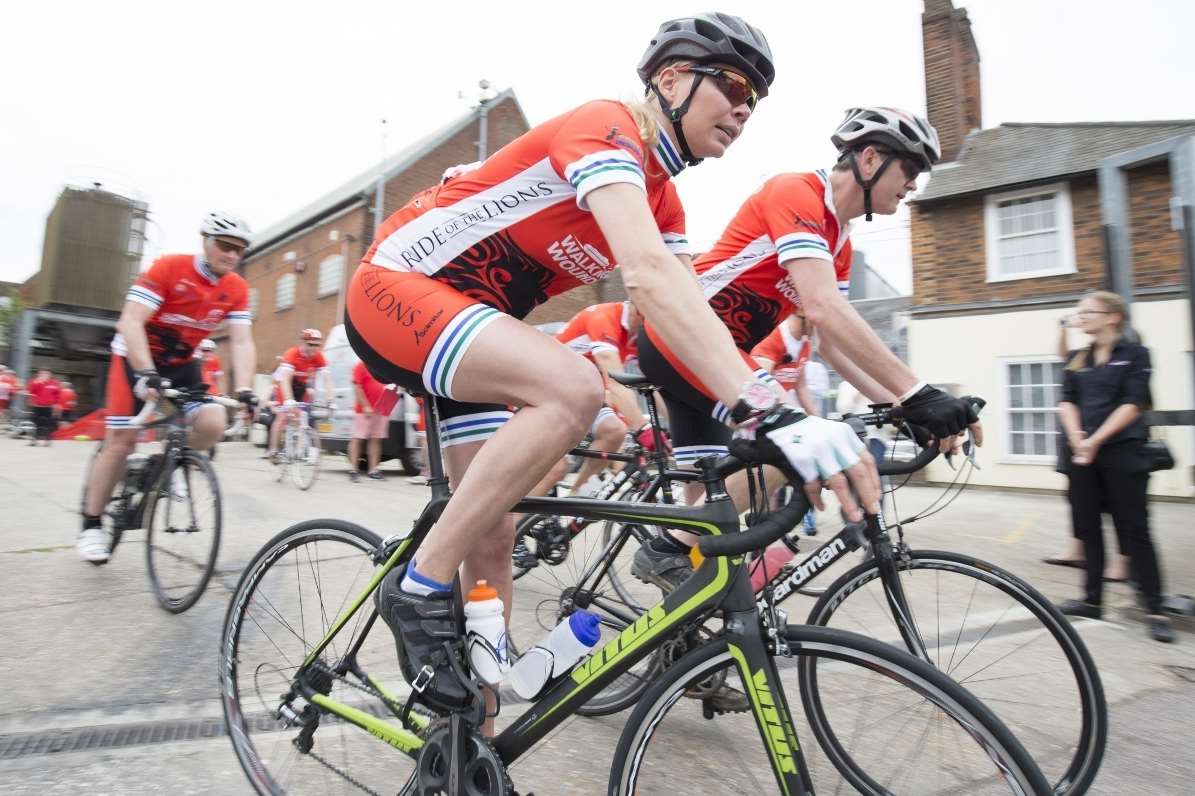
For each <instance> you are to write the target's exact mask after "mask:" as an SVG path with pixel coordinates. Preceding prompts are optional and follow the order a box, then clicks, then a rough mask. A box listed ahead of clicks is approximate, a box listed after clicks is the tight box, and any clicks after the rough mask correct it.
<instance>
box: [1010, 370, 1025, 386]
mask: <svg viewBox="0 0 1195 796" xmlns="http://www.w3.org/2000/svg"><path fill="white" fill-rule="evenodd" d="M1008 383H1009V384H1012V385H1015V384H1021V383H1022V382H1021V366H1020V365H1009V366H1008Z"/></svg>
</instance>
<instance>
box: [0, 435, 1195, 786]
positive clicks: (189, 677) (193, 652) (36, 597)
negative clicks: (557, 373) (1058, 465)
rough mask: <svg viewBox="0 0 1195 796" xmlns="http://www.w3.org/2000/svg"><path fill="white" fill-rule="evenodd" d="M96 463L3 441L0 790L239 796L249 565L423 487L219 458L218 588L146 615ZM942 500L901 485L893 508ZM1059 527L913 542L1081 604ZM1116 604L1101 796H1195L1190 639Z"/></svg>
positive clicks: (389, 523)
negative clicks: (187, 735) (237, 671)
mask: <svg viewBox="0 0 1195 796" xmlns="http://www.w3.org/2000/svg"><path fill="white" fill-rule="evenodd" d="M91 449H92V446H91V445H89V444H83V443H58V444H56V445H55V446H54V447H51V448H48V449H43V448H28V447H25V446H24V444H23V443H19V442H16V441H12V440H8V439H3V440H0V507H2V509H0V583H2V584H3V587H4V588H3V592H2V595H3V596H2V597H0V634H2V637H3V639H4V645H3V646H2V647H0V672H3V673H4V675H5V683H6V686H7V687H6V689H5V690H6V694H5V696H6V698H5V699H4V701H3V704H2V706H0V784H2V787H3V790H4V792H6V793H22V794H24V793H28V794H49V793H77V792H88V793H93V794H104V793H112V794H118V793H119V794H141V793H147V794H148V793H172V794H174V793H177V794H187V793H195V794H199V793H204V794H210V793H220V794H223V793H229V794H234V793H247V792H249V788H248V786H247V784H246V781H245V779H244V775H243V774H242V773H241V770H240V767H239V766H238V765H237V763H236V760H235V758H234V756H233V754H232V750H231V748H230V745H229V742H228V739H227V738H224V737H219V736H218V732H219V722H218V717H219V715H220V708H219V701H218V698H217V693H216V674H215V663H216V649H217V640H218V637H219V632H220V626H221V623H222V620H223V615H224V611H225V609H226V606H227V598H228V595H229V593H230V591H231V589H232V588H233V586H234V585H235V581H236V578H237V574H238V572H239V570H240V568H241V567H242V566H243V565H244V564H245V563H246V562H247V561H248V560H249V559H250V558H251V556H252V555H253V553H254V552H255V551H256V550H257V548H259V547H260V546H261V545H262V544H263V543H264V542H265V541H266V540H267V539H268V538H270V537H271V536H272V535H273V534H274V533H276V532H277V531H278V530H280V529H282V528H284V527H286V526H287V525H290V524H291V523H293V522H297V521H299V520H303V519H308V518H311V517H317V516H335V517H339V518H342V519H346V520H351V521H354V522H358V523H361V524H363V525H365V526H367V527H370V528H372V529H374V530H376V531H378V532H380V533H382V534H383V535H384V534H386V533H389V532H392V531H395V530H399V529H403V528H405V527H407V526H408V525H409V523H410V521H411V519H412V518H413V517H414V516H415V514H416V513H417V511H418V510H419V508H420V507H421V506H422V504H423V501H424V500H425V497H426V490H425V489H423V488H420V487H414V486H410V485H407V484H406V483H405V482H404V480H403V479H401V478H399V477H398V476H397V474H396V473H394V474H391V478H390V479H389V480H388V481H387V482H385V483H374V482H365V483H361V484H358V485H351V484H349V483H348V481H347V478H346V476H345V472H344V460H343V459H342V458H328V459H326V460H325V472H324V474H323V475H322V477H321V479H320V481H319V482H318V483H317V484H316V486H315V488H314V489H312V490H311V491H310V492H299V491H298V490H297V489H295V488H294V487H293V486H290V485H289V484H278V483H275V482H274V480H273V478H272V477H271V473H270V472H268V468H267V466H266V465H265V464H264V463H263V462H261V461H260V460H259V459H258V458H257V456H258V451H257V449H254V448H251V447H249V446H247V445H243V444H237V445H228V446H225V447H224V448H222V453H221V456H220V458H219V460H218V461H217V470H218V472H219V474H220V477H221V479H222V484H223V487H224V492H225V539H224V544H223V548H222V551H221V560H220V567H221V570H220V575H219V576H218V577H217V578H216V579H215V580H214V581H213V584H212V585H211V586H210V587H209V589H208V592H207V594H206V595H205V596H204V598H203V599H202V600H201V601H200V602H199V604H198V605H196V606H195V608H193V609H192V610H191V611H189V612H188V613H186V614H184V615H181V616H170V615H167V614H165V613H164V612H162V611H160V610H159V609H158V608H156V607H155V604H154V601H153V597H152V595H151V594H150V592H149V590H148V584H147V580H146V575H145V564H144V561H143V556H142V553H143V551H144V546H143V545H142V544H138V537H137V535H133V537H132V538H130V539H129V542H128V543H127V544H124V545H122V547H121V548H120V549H119V551H118V555H117V556H116V558H115V559H114V560H113V561H112V563H111V564H109V565H108V566H106V567H102V568H101V567H92V566H88V565H85V564H83V563H82V562H80V561H79V560H78V559H77V558H76V557H75V554H74V552H73V549H72V543H73V540H74V536H75V534H76V530H77V518H76V516H75V512H76V510H77V500H78V494H79V483H80V479H81V476H82V472H83V469H84V467H85V465H86V461H87V457H88V456H89V454H90V452H91ZM936 494H937V493H936V491H934V490H930V489H927V488H906V489H905V490H904V491H903V492H901V499H900V508H901V510H902V513H903V514H908V513H909V512H910V511H911V510H913V509H915V508H916V507H919V506H924V505H926V504H928V503H929V502H930V501H931V500H933V499H934V497H936ZM1152 510H1153V521H1154V527H1155V531H1156V535H1157V539H1158V543H1159V547H1160V549H1161V550H1162V551H1164V560H1163V564H1164V567H1165V571H1166V577H1167V581H1168V585H1169V586H1170V589H1171V590H1172V591H1178V592H1186V593H1195V566H1192V564H1193V563H1195V534H1193V533H1192V531H1193V530H1195V509H1193V508H1192V506H1190V505H1189V504H1156V505H1154V506H1153V509H1152ZM923 526H924V527H923ZM1066 527H1067V514H1066V509H1065V505H1064V503H1063V502H1062V500H1061V499H1060V498H1057V497H1050V496H1031V495H1030V496H1026V495H1012V494H1004V493H993V492H978V491H975V492H969V493H967V494H965V495H964V496H963V497H962V498H960V499H959V500H958V501H957V502H956V503H954V504H953V505H951V506H950V507H949V508H948V509H946V511H945V512H943V513H942V514H940V515H938V516H937V517H934V518H932V519H929V520H926V521H925V522H923V523H919V524H916V525H913V526H910V529H909V533H910V536H911V537H912V539H913V542H914V544H915V545H916V546H920V547H933V548H943V549H953V550H960V551H965V552H969V553H971V554H973V555H977V556H980V557H982V558H986V559H988V560H991V561H993V562H995V563H997V564H999V565H1001V566H1004V567H1006V568H1008V569H1011V570H1013V571H1014V572H1017V573H1018V574H1020V575H1022V576H1023V577H1025V578H1027V579H1029V580H1030V581H1031V582H1033V583H1034V584H1035V585H1037V586H1038V587H1039V588H1040V589H1042V590H1043V591H1044V592H1046V593H1047V594H1048V595H1049V596H1050V597H1052V598H1056V599H1062V598H1066V597H1070V596H1075V595H1077V594H1078V583H1079V580H1080V577H1081V574H1080V573H1079V572H1078V571H1077V570H1067V569H1059V568H1056V567H1048V566H1045V565H1042V564H1040V563H1039V559H1040V558H1042V557H1043V556H1045V555H1047V554H1049V553H1052V552H1054V551H1055V550H1056V549H1057V548H1059V547H1060V546H1061V544H1062V540H1063V539H1064V537H1065V534H1066ZM528 589H530V587H528ZM523 594H524V595H525V596H524V598H523V599H522V600H520V599H518V598H516V606H515V608H516V613H515V618H514V620H513V621H512V633H513V635H514V636H515V638H516V639H520V640H530V639H533V638H535V637H536V636H537V635H538V634H539V632H540V631H539V629H538V623H537V610H536V608H537V606H536V604H535V603H536V600H535V599H534V598H532V599H527V598H526V595H527V594H528V591H524V592H523ZM1110 607H1111V610H1110V611H1109V612H1108V619H1107V621H1103V622H1084V623H1082V624H1081V626H1080V628H1081V632H1082V634H1083V637H1084V639H1085V640H1086V642H1087V644H1088V645H1089V647H1090V649H1091V651H1092V654H1093V655H1094V656H1095V658H1096V660H1097V662H1098V663H1099V665H1100V669H1101V673H1102V677H1103V680H1104V686H1105V689H1106V691H1107V693H1108V699H1109V703H1110V705H1111V714H1112V728H1111V737H1110V740H1109V745H1108V753H1107V755H1106V759H1105V762H1104V765H1103V768H1102V771H1101V774H1100V777H1099V779H1098V780H1097V783H1096V787H1095V788H1094V789H1093V791H1092V792H1093V793H1100V794H1113V793H1116V794H1181V793H1190V792H1191V786H1190V783H1191V782H1192V781H1193V780H1195V753H1193V752H1192V751H1191V749H1192V746H1193V744H1192V741H1193V740H1195V738H1193V736H1195V732H1193V729H1195V725H1193V724H1192V722H1191V716H1192V715H1195V682H1193V680H1195V644H1193V643H1192V638H1193V636H1192V635H1191V633H1190V632H1189V631H1184V632H1182V633H1180V636H1179V641H1178V643H1177V644H1174V645H1171V646H1169V647H1166V646H1163V645H1159V644H1156V643H1153V642H1151V641H1149V640H1148V639H1146V638H1145V636H1144V632H1143V630H1142V627H1141V625H1140V624H1139V615H1138V614H1137V613H1136V611H1135V609H1134V608H1133V596H1132V593H1131V592H1130V591H1129V590H1128V589H1127V588H1126V587H1124V586H1113V587H1111V594H1110ZM791 608H792V610H790V616H793V617H799V616H801V612H802V608H801V606H800V605H799V604H798V603H793V604H792V605H791ZM503 720H508V717H504V719H503ZM624 720H625V716H613V717H608V718H604V719H596V720H593V719H575V720H571V721H569V722H567V723H566V724H565V725H564V726H563V727H562V728H561V729H560V730H559V731H557V732H556V733H555V734H554V735H553V736H551V738H550V739H549V740H548V741H547V742H546V743H545V744H543V745H542V746H541V747H539V748H538V749H537V750H536V751H535V752H533V753H532V754H531V755H529V756H528V757H527V758H525V759H524V760H523V761H520V763H519V764H518V765H517V766H516V767H515V768H514V769H513V775H514V777H515V780H516V782H517V783H518V784H519V786H520V788H521V789H522V790H523V792H524V793H525V792H527V791H529V790H531V791H534V792H536V793H538V794H540V796H546V794H557V793H578V794H590V793H599V792H602V791H603V790H604V788H605V784H604V783H605V779H606V776H607V772H608V770H609V766H610V762H611V758H612V755H613V751H614V748H615V745H616V743H617V738H618V734H619V732H620V731H621V727H622V723H623V721H624ZM1042 721H1043V723H1044V724H1048V723H1049V721H1050V719H1049V717H1048V716H1043V719H1042ZM713 724H714V725H718V723H717V722H714V723H713ZM171 727H174V728H177V727H186V728H189V731H190V732H191V733H192V734H193V735H194V736H195V737H194V738H192V739H190V740H174V741H162V740H161V737H162V736H161V733H162V732H164V729H161V728H171ZM155 728H159V729H158V733H159V735H158V736H157V737H155V734H154V733H155ZM698 729H700V728H699V727H698ZM92 730H95V732H92ZM134 730H135V732H134ZM122 731H123V732H122ZM16 736H22V737H27V736H38V737H41V738H43V739H47V740H46V741H45V743H48V742H49V741H48V739H50V738H53V737H57V738H59V739H60V740H59V743H63V742H64V741H62V740H61V739H71V742H72V743H82V742H84V741H86V740H88V739H90V740H89V742H90V743H92V744H93V745H94V746H93V747H92V748H89V749H87V750H84V751H58V752H50V751H48V749H47V748H46V747H44V746H43V747H40V748H30V747H26V748H25V750H24V751H23V752H21V751H19V750H15V749H14V748H13V744H12V743H11V741H12V740H13V739H14V738H15V737H16ZM691 737H692V741H691V748H687V749H685V748H684V746H683V745H682V751H684V752H687V753H688V754H690V755H691V759H692V761H694V762H697V761H699V760H701V759H702V757H703V755H704V754H705V753H706V751H707V750H706V749H703V748H702V742H701V740H700V738H701V737H702V736H701V735H700V734H698V733H697V732H696V731H695V734H693V735H692V736H691ZM5 750H7V751H5ZM699 770H700V767H698V766H693V767H688V766H686V767H685V768H684V770H681V771H678V772H677V775H676V781H675V782H674V783H673V785H674V787H675V789H676V790H685V791H687V792H692V793H698V792H708V788H706V787H704V786H703V781H702V780H701V779H700V778H699V776H698V774H697V773H696V772H698V771H699ZM706 782H708V780H706ZM397 784H398V783H396V786H397ZM686 785H687V786H688V787H687V788H686Z"/></svg>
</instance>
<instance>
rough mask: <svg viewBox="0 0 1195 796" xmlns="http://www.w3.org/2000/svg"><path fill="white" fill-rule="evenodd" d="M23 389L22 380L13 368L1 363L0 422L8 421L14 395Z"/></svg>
mask: <svg viewBox="0 0 1195 796" xmlns="http://www.w3.org/2000/svg"><path fill="white" fill-rule="evenodd" d="M20 389H21V380H20V379H18V378H17V374H15V373H13V372H12V368H10V367H8V366H6V365H0V423H7V422H8V405H9V404H10V403H11V402H12V397H13V396H14V395H16V394H17V392H18V391H19V390H20Z"/></svg>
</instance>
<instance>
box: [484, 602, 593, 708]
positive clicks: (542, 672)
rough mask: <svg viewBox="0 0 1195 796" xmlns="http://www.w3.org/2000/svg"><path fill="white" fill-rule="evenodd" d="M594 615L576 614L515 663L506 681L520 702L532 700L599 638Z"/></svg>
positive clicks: (580, 612) (587, 651) (584, 612)
mask: <svg viewBox="0 0 1195 796" xmlns="http://www.w3.org/2000/svg"><path fill="white" fill-rule="evenodd" d="M598 625H599V622H598V618H597V615H596V614H591V613H589V612H588V611H577V612H576V613H574V614H572V615H571V616H569V618H568V619H567V620H566V621H564V622H561V623H560V624H558V625H557V626H556V627H555V629H553V630H552V632H551V633H549V634H548V635H547V636H545V637H544V638H543V639H541V640H540V642H539V643H538V644H536V645H535V646H534V647H532V648H531V649H529V650H527V651H526V652H525V653H523V655H522V656H521V657H520V658H519V659H518V660H517V661H515V663H514V665H513V666H511V667H510V671H508V672H507V673H506V679H507V682H509V683H510V685H511V687H512V688H514V690H515V693H516V694H518V695H519V696H520V697H522V698H523V699H535V697H536V696H538V695H539V693H540V691H542V690H543V688H544V685H546V684H547V683H548V681H549V680H551V679H552V678H554V677H559V676H560V675H562V674H564V673H565V672H567V671H568V670H569V669H571V668H572V667H573V664H575V663H576V662H577V661H579V660H581V658H582V657H584V656H585V655H588V654H589V652H590V650H592V649H593V648H594V646H595V645H596V644H597V643H598V639H600V638H601V637H602V633H601V630H600V629H599V627H598Z"/></svg>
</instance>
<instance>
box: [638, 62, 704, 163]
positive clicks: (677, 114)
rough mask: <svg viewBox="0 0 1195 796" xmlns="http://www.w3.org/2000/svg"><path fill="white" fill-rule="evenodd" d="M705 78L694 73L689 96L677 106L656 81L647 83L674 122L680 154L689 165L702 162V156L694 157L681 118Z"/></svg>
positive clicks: (669, 118)
mask: <svg viewBox="0 0 1195 796" xmlns="http://www.w3.org/2000/svg"><path fill="white" fill-rule="evenodd" d="M704 78H705V75H703V74H701V73H700V72H694V73H693V86H692V88H690V89H689V96H687V97H685V101H684V102H682V103H681V104H680V105H678V106H677V107H675V108H673V107H672V106H671V105H669V104H668V100H666V99H664V95H663V94H662V93H660V89H659V88H658V87H657V86H656V84H655V83H652V82H648V84H647V85H648V86H649V87H650V88H651V90H652V92H653V93H655V95H656V99H658V100H659V101H660V108H661V109H662V110H663V111H664V114H665V115H666V116H667V117H668V121H670V122H672V131H673V132H674V133H676V144H677V146H678V147H680V155H681V157H682V158H684V159H685V164H686V165H688V166H696V165H697V164H698V163H700V162H701V158H698V157H694V156H693V152H692V150H690V149H689V142H688V141H686V140H685V131H684V128H683V127H682V126H681V120H682V119H683V118H684V116H685V114H686V113H688V112H689V105H690V104H691V103H692V102H693V96H694V95H695V94H696V93H697V87H698V86H700V85H701V81H702V80H703V79H704Z"/></svg>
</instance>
